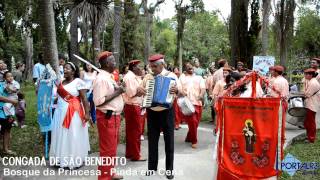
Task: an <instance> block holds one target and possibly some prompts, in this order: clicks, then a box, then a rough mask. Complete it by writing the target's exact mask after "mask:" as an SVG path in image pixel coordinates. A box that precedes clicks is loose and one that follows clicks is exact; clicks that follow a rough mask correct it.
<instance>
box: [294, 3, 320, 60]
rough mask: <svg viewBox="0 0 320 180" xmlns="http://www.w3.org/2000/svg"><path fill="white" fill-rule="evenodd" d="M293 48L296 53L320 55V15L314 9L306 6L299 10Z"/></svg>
mask: <svg viewBox="0 0 320 180" xmlns="http://www.w3.org/2000/svg"><path fill="white" fill-rule="evenodd" d="M294 48H295V49H296V54H301V55H305V56H319V55H320V51H319V49H320V16H319V15H317V14H316V12H315V11H312V10H310V9H306V8H303V9H301V10H300V12H299V19H298V24H297V30H296V35H295V37H294Z"/></svg>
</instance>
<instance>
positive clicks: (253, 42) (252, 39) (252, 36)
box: [247, 0, 261, 68]
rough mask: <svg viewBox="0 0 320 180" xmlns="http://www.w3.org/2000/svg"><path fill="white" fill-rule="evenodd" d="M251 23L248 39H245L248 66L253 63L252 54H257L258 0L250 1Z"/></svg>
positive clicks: (258, 30)
mask: <svg viewBox="0 0 320 180" xmlns="http://www.w3.org/2000/svg"><path fill="white" fill-rule="evenodd" d="M250 7H251V25H250V28H249V31H248V41H247V43H248V44H247V48H248V52H247V55H248V56H247V58H248V59H247V65H248V67H249V68H251V67H252V64H253V56H254V55H257V54H259V50H260V46H259V44H260V43H259V38H258V36H259V33H260V30H261V24H260V16H259V0H252V1H251V5H250Z"/></svg>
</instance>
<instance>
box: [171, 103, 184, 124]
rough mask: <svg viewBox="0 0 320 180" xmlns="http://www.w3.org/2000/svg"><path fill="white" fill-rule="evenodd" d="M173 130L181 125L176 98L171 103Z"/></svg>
mask: <svg viewBox="0 0 320 180" xmlns="http://www.w3.org/2000/svg"><path fill="white" fill-rule="evenodd" d="M173 109H174V120H175V128H179V127H180V124H181V123H182V118H183V114H182V112H181V110H180V107H179V106H178V102H177V98H176V99H175V100H174V102H173Z"/></svg>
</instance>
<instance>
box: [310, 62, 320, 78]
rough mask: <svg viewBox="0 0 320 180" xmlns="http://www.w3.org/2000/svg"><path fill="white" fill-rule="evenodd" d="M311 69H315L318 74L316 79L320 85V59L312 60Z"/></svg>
mask: <svg viewBox="0 0 320 180" xmlns="http://www.w3.org/2000/svg"><path fill="white" fill-rule="evenodd" d="M310 65H311V68H313V69H314V70H315V71H316V73H318V75H317V77H316V79H317V80H318V82H319V83H320V69H319V66H320V58H312V59H311V62H310Z"/></svg>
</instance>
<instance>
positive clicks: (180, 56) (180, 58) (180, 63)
mask: <svg viewBox="0 0 320 180" xmlns="http://www.w3.org/2000/svg"><path fill="white" fill-rule="evenodd" d="M179 44H180V45H179V71H180V72H183V71H182V67H183V66H182V53H183V50H182V39H180V40H179Z"/></svg>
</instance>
